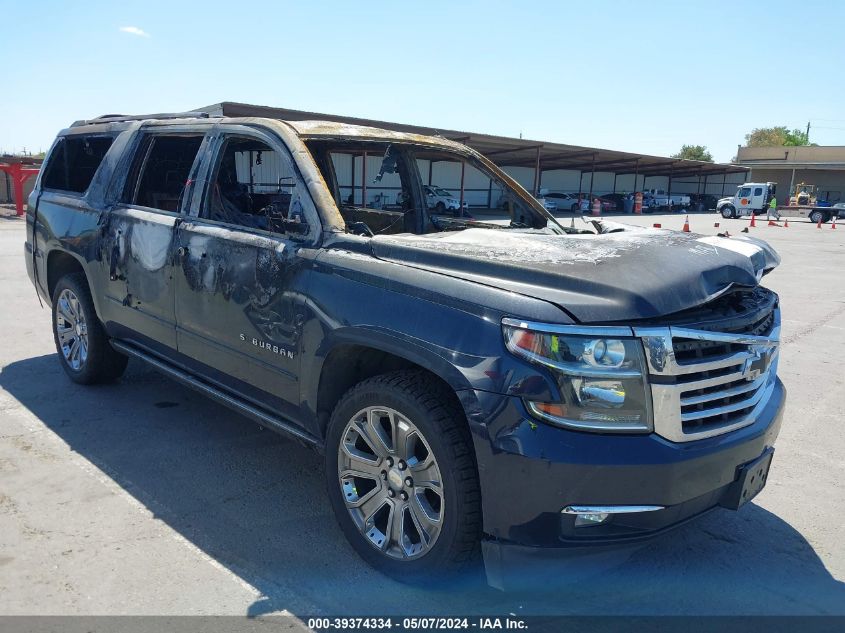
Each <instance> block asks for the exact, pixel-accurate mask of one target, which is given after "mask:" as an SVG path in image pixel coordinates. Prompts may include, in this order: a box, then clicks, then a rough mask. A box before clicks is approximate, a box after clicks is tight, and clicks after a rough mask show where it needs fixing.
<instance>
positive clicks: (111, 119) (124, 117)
mask: <svg viewBox="0 0 845 633" xmlns="http://www.w3.org/2000/svg"><path fill="white" fill-rule="evenodd" d="M208 117H209V114H208V112H198V111H196V110H191V111H189V112H161V113H159V114H103V115H102V116H98V117H94V118H93V119H82V120H80V121H74V122H73V123H72V124H71V127H79V126H81V125H91V124H92V123H115V122H119V121H144V120H147V119H159V120H160V119H207V118H208Z"/></svg>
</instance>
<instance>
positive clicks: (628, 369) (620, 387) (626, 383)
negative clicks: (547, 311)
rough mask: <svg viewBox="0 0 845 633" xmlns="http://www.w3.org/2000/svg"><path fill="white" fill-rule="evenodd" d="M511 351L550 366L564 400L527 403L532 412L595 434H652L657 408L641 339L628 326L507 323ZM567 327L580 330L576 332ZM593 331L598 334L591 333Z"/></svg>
mask: <svg viewBox="0 0 845 633" xmlns="http://www.w3.org/2000/svg"><path fill="white" fill-rule="evenodd" d="M502 327H503V332H504V336H505V345H506V346H507V348H508V350H510V352H511V353H513V354H515V355H516V356H519V357H521V358H524V359H526V360H528V361H530V362H532V363H535V364H537V365H543V366H544V367H546V368H548V369H549V370H550V371H551V373H552V374H553V375H554V377H555V379H556V380H557V384H558V387H559V388H560V392H561V394H562V402H537V401H533V400H532V401H526V406H527V407H528V410H529V411H530V412H531V414H532V415H533V416H535V417H537V418H539V419H542V420H544V421H546V422H551V423H553V424H558V425H560V426H567V427H572V428H577V429H585V430H592V431H620V432H622V431H626V432H632V431H643V432H645V431H650V430H651V428H652V423H651V406H650V398H649V396H648V386H647V384H646V379H645V375H646V372H645V359H644V357H643V348H642V343H641V342H640V340H639V339H636V338H633V337H631V336H628V337H627V338H626V337H625V336H621V335H620V334H623V333H624V332H625V330H624V328H623V329H620V328H602V327H596V328H589V327H577V328H567V326H553V325H548V326H546V325H543V324H533V323H532V324H529V323H523V322H519V321H515V320H513V319H505V320H504V321H503V325H502ZM567 329H577V330H578V333H577V334H575V333H573V334H570V333H568V332H567ZM591 330H594V331H595V335H590V334H585V332H589V331H591Z"/></svg>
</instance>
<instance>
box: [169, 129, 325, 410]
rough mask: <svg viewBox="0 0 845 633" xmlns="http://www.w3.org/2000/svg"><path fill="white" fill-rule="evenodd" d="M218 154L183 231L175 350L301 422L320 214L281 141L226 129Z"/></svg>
mask: <svg viewBox="0 0 845 633" xmlns="http://www.w3.org/2000/svg"><path fill="white" fill-rule="evenodd" d="M212 148H213V149H212V153H211V160H210V161H209V162H208V164H207V165H206V166H205V167H204V168H203V170H202V173H204V174H206V175H205V176H202V177H201V178H202V180H204V181H205V186H204V189H203V193H202V195H200V194H199V192H198V194H197V196H196V198H195V208H194V209H192V213H191V216H190V217H188V218H186V219H185V220H184V221H183V222H182V223H180V225H179V226H178V227H177V230H176V235H177V237H176V241H177V244H176V247H177V250H176V252H177V262H176V266H175V270H174V281H175V291H176V320H177V344H178V350H179V352H180V355H181V356H183V357H184V358H187V359H188V361H189V362H191V363H192V364H193V365H194V370H195V371H197V372H198V373H201V374H203V375H204V376H205V377H206V378H207V379H208V380H210V381H212V382H215V383H217V384H218V385H222V386H224V387H226V388H228V389H229V390H231V391H234V392H236V393H237V394H238V395H240V396H241V397H245V398H247V399H249V400H252V401H253V402H255V403H256V404H259V405H264V406H267V405H269V406H271V407H272V408H273V409H274V410H275V411H277V412H279V413H281V414H282V415H285V417H288V418H290V419H293V420H296V419H297V417H298V415H297V412H298V407H299V381H298V378H299V361H300V332H301V327H302V320H303V309H304V299H303V298H304V296H305V290H306V285H307V277H308V275H307V270H308V267H307V261H309V260H308V258H307V257H303V252H304V251H308V250H309V246H308V243H309V241H312V242H313V239H314V238H315V236H316V235H317V232H318V231H317V227H318V226H319V221H318V220H317V216H316V211H315V209H314V206H313V203H312V201H311V198H310V195H309V194H308V191H307V189H306V187H305V185H304V183H303V181H302V179H301V178H300V176H299V174H298V172H297V170H296V169H295V167H294V163H293V160H292V158H291V155H290V153H289V152H288V150H287V148H286V147H285V146H284V145H283V144H282V143H281V141H280V140H279V139H277V138H275V137H272V136H270V135H269V134H264V133H261V132H258V131H255V130H254V129H251V128H247V127H244V126H229V127H226V126H221V127H218V128H217V134H216V138H215V140H214V141H213V142H212Z"/></svg>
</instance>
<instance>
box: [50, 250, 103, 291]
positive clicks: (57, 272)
mask: <svg viewBox="0 0 845 633" xmlns="http://www.w3.org/2000/svg"><path fill="white" fill-rule="evenodd" d="M73 273H82V274H83V275H85V279H86V282H88V273H87V272H86V270H85V266H84V265H83V264H82V261H81V260H80V259H79V258H78V257H76V256H75V255H73V254H71V253H68V252H67V251H63V250H60V249H53V250H51V251H50V252H49V253H48V254H47V296H48V297H49V298H50V301H51V302H52V300H53V292H54V291H55V289H56V284H58V283H59V280H60V279H61V278H62V277H64V276H66V275H71V274H73ZM88 287H89V288H90V287H91V284H90V282H88ZM95 303H96V302H95Z"/></svg>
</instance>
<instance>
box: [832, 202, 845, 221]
mask: <svg viewBox="0 0 845 633" xmlns="http://www.w3.org/2000/svg"><path fill="white" fill-rule="evenodd" d="M833 208H834V209H836V212H837V214H838V217H840V218H845V202H837V203H836V204H834V205H833Z"/></svg>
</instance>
